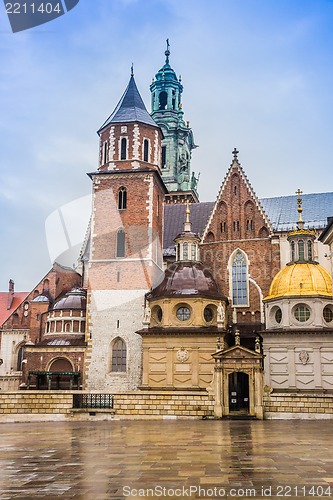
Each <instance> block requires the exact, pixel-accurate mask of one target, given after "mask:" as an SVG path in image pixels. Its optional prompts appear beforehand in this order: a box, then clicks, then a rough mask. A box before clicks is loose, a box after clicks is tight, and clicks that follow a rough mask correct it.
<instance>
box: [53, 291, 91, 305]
mask: <svg viewBox="0 0 333 500" xmlns="http://www.w3.org/2000/svg"><path fill="white" fill-rule="evenodd" d="M86 303H87V296H86V292H85V290H83V289H82V288H73V290H70V291H69V292H67V293H65V295H63V296H62V297H60V298H59V299H57V300H56V301H55V302H54V304H53V307H52V309H53V310H59V309H86Z"/></svg>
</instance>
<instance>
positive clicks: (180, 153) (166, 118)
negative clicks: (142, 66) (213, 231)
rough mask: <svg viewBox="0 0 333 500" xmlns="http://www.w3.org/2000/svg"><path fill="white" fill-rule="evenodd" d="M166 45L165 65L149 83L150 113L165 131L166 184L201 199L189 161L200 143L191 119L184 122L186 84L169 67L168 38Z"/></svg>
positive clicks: (171, 188)
mask: <svg viewBox="0 0 333 500" xmlns="http://www.w3.org/2000/svg"><path fill="white" fill-rule="evenodd" d="M166 44H167V46H166V51H165V64H164V66H162V68H161V69H160V70H159V71H158V72H157V73H156V75H155V79H153V82H152V84H151V85H150V91H151V107H152V112H151V116H152V118H153V119H154V120H155V122H156V123H157V124H158V125H159V126H160V127H161V129H162V131H163V134H164V139H163V142H162V165H161V167H162V177H163V180H164V183H165V185H166V186H167V188H168V191H169V193H174V194H175V195H176V194H178V195H182V194H185V193H188V195H186V196H185V198H186V199H189V200H190V201H192V202H194V201H198V193H197V190H196V186H197V182H198V179H196V177H195V175H194V173H192V175H191V168H190V162H191V152H192V150H193V149H194V148H196V147H197V146H196V145H195V143H194V138H193V132H192V130H191V128H190V125H189V122H185V121H184V112H183V108H182V103H181V96H182V92H183V85H182V84H181V78H180V77H179V78H177V75H176V73H175V72H174V70H173V69H172V68H171V66H170V53H171V52H170V44H169V39H167V41H166ZM178 198H179V196H178Z"/></svg>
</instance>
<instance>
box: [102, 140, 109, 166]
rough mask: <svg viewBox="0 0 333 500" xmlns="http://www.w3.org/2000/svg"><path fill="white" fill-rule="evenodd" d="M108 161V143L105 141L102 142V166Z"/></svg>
mask: <svg viewBox="0 0 333 500" xmlns="http://www.w3.org/2000/svg"><path fill="white" fill-rule="evenodd" d="M107 161H108V143H107V141H105V142H104V144H103V158H102V164H103V165H105V163H107Z"/></svg>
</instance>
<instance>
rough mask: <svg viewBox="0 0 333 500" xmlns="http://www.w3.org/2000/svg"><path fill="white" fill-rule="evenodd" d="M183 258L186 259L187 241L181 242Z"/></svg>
mask: <svg viewBox="0 0 333 500" xmlns="http://www.w3.org/2000/svg"><path fill="white" fill-rule="evenodd" d="M183 260H188V243H186V241H185V243H183Z"/></svg>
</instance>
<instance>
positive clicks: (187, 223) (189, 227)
mask: <svg viewBox="0 0 333 500" xmlns="http://www.w3.org/2000/svg"><path fill="white" fill-rule="evenodd" d="M185 214H186V217H185V223H184V232H186V233H188V232H191V230H192V223H191V221H190V214H191V210H190V203H189V201H188V200H186V211H185Z"/></svg>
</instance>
